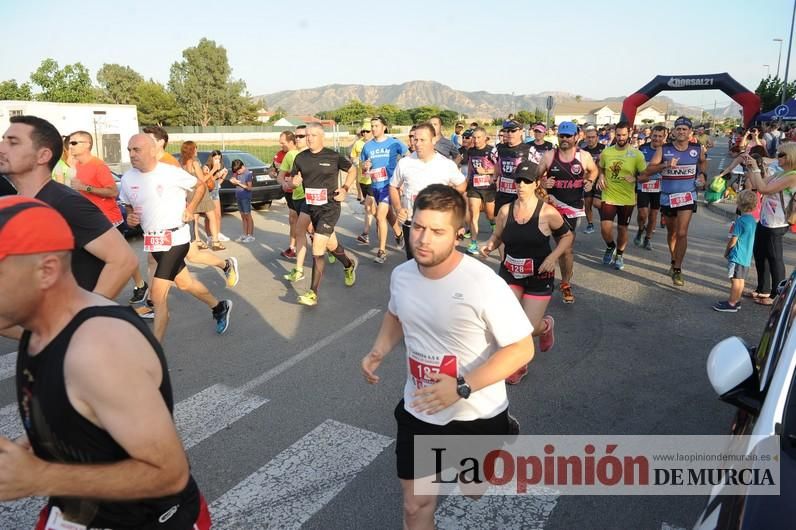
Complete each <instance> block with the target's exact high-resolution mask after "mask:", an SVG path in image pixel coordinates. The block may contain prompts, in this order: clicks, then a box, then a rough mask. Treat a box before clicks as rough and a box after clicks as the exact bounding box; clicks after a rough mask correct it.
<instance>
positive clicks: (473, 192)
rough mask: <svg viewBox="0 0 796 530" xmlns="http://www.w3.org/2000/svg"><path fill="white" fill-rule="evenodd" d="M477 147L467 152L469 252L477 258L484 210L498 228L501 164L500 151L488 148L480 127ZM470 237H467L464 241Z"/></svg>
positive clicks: (491, 147)
mask: <svg viewBox="0 0 796 530" xmlns="http://www.w3.org/2000/svg"><path fill="white" fill-rule="evenodd" d="M473 141H474V144H475V145H474V146H473V147H471V148H470V149H468V150H467V202H468V206H469V214H470V219H469V221H470V225H469V226H470V246H469V247H467V252H469V253H470V254H474V255H477V254H478V253H479V251H478V218H479V217H480V216H481V209H482V208H483V209H484V211H485V213H486V218H487V220H488V221H489V224H490V225H492V227H493V229H494V226H495V180H494V175H495V171H496V169H495V168H496V166H497V163H498V154H497V149H496V148H495V147H493V146H491V145H489V144H487V143H486V142H487V134H486V129H484V128H483V127H478V128H477V129H475V131H474V133H473ZM466 236H467V234H465V237H466Z"/></svg>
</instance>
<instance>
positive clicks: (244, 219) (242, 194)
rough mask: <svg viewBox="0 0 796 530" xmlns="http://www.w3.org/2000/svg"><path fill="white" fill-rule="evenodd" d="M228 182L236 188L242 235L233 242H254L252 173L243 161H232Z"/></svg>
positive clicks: (237, 159)
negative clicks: (230, 175)
mask: <svg viewBox="0 0 796 530" xmlns="http://www.w3.org/2000/svg"><path fill="white" fill-rule="evenodd" d="M229 181H230V182H231V183H232V184H234V185H235V186H237V189H236V190H235V199H237V201H238V211H239V212H240V220H241V223H242V224H243V234H241V236H240V237H238V238H237V239H236V240H235V241H237V242H239V243H252V242H254V220H253V219H252V172H251V171H249V170H248V169H246V166H244V165H243V161H241V160H240V159H239V158H236V159H235V160H233V161H232V177H231V178H230V179H229Z"/></svg>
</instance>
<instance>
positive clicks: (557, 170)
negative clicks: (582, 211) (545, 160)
mask: <svg viewBox="0 0 796 530" xmlns="http://www.w3.org/2000/svg"><path fill="white" fill-rule="evenodd" d="M578 151H579V149H578V148H575V158H573V159H572V161H571V162H564V161H562V160H561V157H559V153H560V151H559V150H558V148H556V150H555V151H554V152H553V162H552V163H551V164H550V169H548V170H547V174H548V176H550V177H554V178H555V179H556V183H555V187H553V188H551V189H550V195H552V196H553V197H555V198H556V199H558V200H559V201H561V202H563V203H566V204H569V205H570V206H574V207H575V208H583V176H584V174H585V173H586V172H585V170H584V169H583V164H582V163H581V161H580V154H579V153H578Z"/></svg>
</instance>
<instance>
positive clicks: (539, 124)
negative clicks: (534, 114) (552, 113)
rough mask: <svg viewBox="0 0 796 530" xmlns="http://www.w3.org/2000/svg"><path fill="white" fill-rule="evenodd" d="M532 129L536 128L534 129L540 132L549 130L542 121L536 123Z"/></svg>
mask: <svg viewBox="0 0 796 530" xmlns="http://www.w3.org/2000/svg"><path fill="white" fill-rule="evenodd" d="M531 130H534V131H539V132H547V127H545V126H544V125H543V124H541V123H537V124H536V125H534V126H533V127H531Z"/></svg>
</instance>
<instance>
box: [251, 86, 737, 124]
mask: <svg viewBox="0 0 796 530" xmlns="http://www.w3.org/2000/svg"><path fill="white" fill-rule="evenodd" d="M548 96H553V99H554V102H555V103H565V102H573V101H595V103H600V102H614V101H616V102H621V101H622V100H624V98H625V96H618V97H611V98H605V99H602V100H596V99H591V98H587V97H583V96H579V95H576V94H571V93H568V92H540V93H538V94H529V95H514V94H493V93H490V92H485V91H478V92H465V91H462V90H456V89H454V88H451V87H449V86H447V85H443V84H442V83H437V82H435V81H408V82H406V83H401V84H400V85H325V86H320V87H316V88H303V89H298V90H283V91H281V92H274V93H271V94H263V95H260V96H254V97H253V98H252V99H254V100H264V102H265V105H266V106H267V108H268V109H270V110H275V109H277V108H279V107H281V108H282V109H284V110H285V111H286V112H287V113H288V114H310V115H313V114H315V113H317V112H320V111H322V110H333V109H336V108H339V107H342V106H343V105H345V104H346V103H348V102H349V101H351V100H358V101H361V102H363V103H366V104H369V105H376V106H378V105H384V104H392V105H396V106H397V107H399V108H404V109H407V108H413V107H422V106H427V105H428V106H437V107H440V108H443V109H451V110H455V111H457V112H460V113H462V114H466V115H468V116H470V117H473V118H487V117H496V116H505V115H506V114H508V113H510V112H515V111H518V110H528V111H531V112H533V111H534V109H536V108H539V109H542V110H544V109H545V102H546V100H547V97H548ZM652 103H653V104H656V103H657V105H655V106H656V107H658V108H659V110H666V109H667V108H668V109H669V113H671V114H675V113H676V114H685V115H689V116H701V114H702V109H700V108H699V107H693V106H688V105H682V104H679V103H677V102H675V101H674V100H672V99H671V98H668V97H666V96H656V97H654V98H653V99H652ZM738 109H740V107H739V106H738V105H737V104H736V103H732V104H730V105H727V106H725V107H718V108H717V109H716V116H715V117H716V118H719V119H721V118H725V117H738ZM707 112H708V113H709V114H713V109H707Z"/></svg>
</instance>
